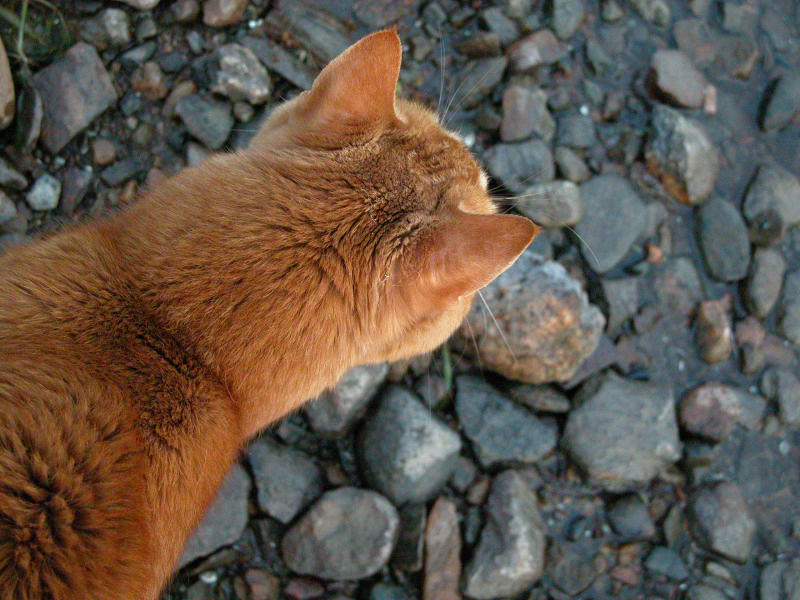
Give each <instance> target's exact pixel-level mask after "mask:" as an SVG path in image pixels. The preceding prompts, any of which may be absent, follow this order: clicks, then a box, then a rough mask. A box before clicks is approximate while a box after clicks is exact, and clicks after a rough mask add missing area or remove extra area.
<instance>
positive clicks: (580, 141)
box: [556, 113, 597, 150]
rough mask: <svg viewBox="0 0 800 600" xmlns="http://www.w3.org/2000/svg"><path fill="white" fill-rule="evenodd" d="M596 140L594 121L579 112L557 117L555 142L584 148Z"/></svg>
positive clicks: (573, 147) (574, 147) (580, 148)
mask: <svg viewBox="0 0 800 600" xmlns="http://www.w3.org/2000/svg"><path fill="white" fill-rule="evenodd" d="M596 141H597V133H596V132H595V128H594V121H592V119H591V117H588V116H586V115H582V114H580V113H571V114H565V115H562V116H561V117H559V119H558V135H557V137H556V143H557V144H558V145H559V146H566V147H567V148H572V149H574V150H585V149H586V148H590V147H591V146H593V145H594V143H595V142H596Z"/></svg>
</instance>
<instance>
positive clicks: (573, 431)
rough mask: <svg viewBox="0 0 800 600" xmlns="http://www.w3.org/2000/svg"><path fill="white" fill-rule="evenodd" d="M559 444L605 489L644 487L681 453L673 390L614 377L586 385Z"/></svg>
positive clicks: (599, 379) (607, 376) (604, 377)
mask: <svg viewBox="0 0 800 600" xmlns="http://www.w3.org/2000/svg"><path fill="white" fill-rule="evenodd" d="M564 443H565V445H566V447H567V449H568V450H569V452H570V454H571V455H572V456H573V458H574V459H575V461H576V462H577V463H578V464H579V465H580V466H581V467H582V468H583V469H584V470H585V471H586V473H587V475H588V476H589V477H590V478H591V479H592V480H594V481H596V482H597V483H599V484H600V485H602V486H603V487H605V488H606V489H609V490H612V491H620V490H624V489H627V488H629V487H631V486H637V485H642V484H645V483H647V482H648V481H650V480H651V479H652V478H653V477H655V476H656V475H658V474H659V473H660V472H661V471H662V470H663V469H664V468H666V467H667V466H669V465H670V464H672V463H674V462H675V461H677V460H678V459H679V458H680V455H681V452H680V442H679V441H678V425H677V423H676V421H675V407H674V398H673V395H672V390H671V389H670V388H669V387H666V386H663V385H660V384H657V383H645V382H641V381H631V380H627V379H622V378H621V377H618V376H617V375H614V374H608V375H603V376H601V377H599V378H598V379H596V380H593V381H590V382H589V383H587V384H586V385H585V386H584V388H583V389H582V390H581V391H580V392H579V406H578V408H576V409H573V410H572V412H571V413H570V414H569V418H568V419H567V426H566V430H565V432H564Z"/></svg>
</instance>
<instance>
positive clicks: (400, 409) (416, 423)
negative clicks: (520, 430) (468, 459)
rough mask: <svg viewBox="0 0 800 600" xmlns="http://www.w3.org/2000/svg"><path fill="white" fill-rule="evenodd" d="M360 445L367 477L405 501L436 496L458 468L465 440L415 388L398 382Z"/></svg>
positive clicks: (371, 419)
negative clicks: (428, 405)
mask: <svg viewBox="0 0 800 600" xmlns="http://www.w3.org/2000/svg"><path fill="white" fill-rule="evenodd" d="M358 448H359V455H360V458H361V463H362V465H363V472H364V477H365V478H366V479H367V481H369V482H370V484H371V485H372V486H374V487H375V488H376V489H378V490H380V491H381V492H382V493H384V494H386V495H387V496H388V497H389V498H390V499H391V500H392V501H393V502H394V503H395V504H397V505H400V504H404V503H406V502H424V501H426V500H429V499H431V498H433V497H434V496H435V495H436V493H437V492H438V491H439V490H440V489H441V488H442V486H443V485H444V484H445V483H447V480H448V479H449V478H450V475H451V474H452V473H453V469H454V468H455V461H456V457H457V456H458V453H459V451H460V450H461V440H460V438H459V436H458V434H457V433H455V432H454V431H453V430H452V429H450V428H449V427H448V426H447V425H445V424H444V423H442V422H441V421H440V420H439V419H437V418H436V417H434V416H432V415H431V412H430V411H429V410H428V409H427V408H426V407H425V406H423V405H422V403H421V402H420V401H419V400H418V399H417V398H416V397H415V396H414V395H413V394H412V393H411V392H409V391H407V390H405V389H404V388H401V387H392V388H390V389H389V390H387V392H386V393H385V394H384V396H383V398H382V399H381V401H380V402H379V404H378V406H377V408H376V410H375V412H374V413H373V414H372V415H371V416H370V417H369V418H368V419H367V420H366V421H365V422H364V425H363V427H362V429H361V433H360V440H359V445H358Z"/></svg>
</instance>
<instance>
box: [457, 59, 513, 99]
mask: <svg viewBox="0 0 800 600" xmlns="http://www.w3.org/2000/svg"><path fill="white" fill-rule="evenodd" d="M507 64H508V58H506V57H505V56H494V57H490V58H482V59H479V60H474V61H471V62H470V63H469V65H468V66H467V68H466V69H464V72H463V73H462V75H461V78H460V79H459V83H458V87H457V88H456V92H454V94H453V97H452V99H451V101H450V102H449V103H448V104H450V107H451V108H452V107H463V108H470V107H472V106H475V105H476V104H480V102H481V100H483V99H484V98H485V97H486V96H487V95H488V94H489V93H490V92H491V91H492V90H493V89H494V87H495V86H496V85H497V84H498V83H500V80H501V79H502V78H503V73H504V72H505V70H506V65H507ZM452 109H453V110H455V108H452Z"/></svg>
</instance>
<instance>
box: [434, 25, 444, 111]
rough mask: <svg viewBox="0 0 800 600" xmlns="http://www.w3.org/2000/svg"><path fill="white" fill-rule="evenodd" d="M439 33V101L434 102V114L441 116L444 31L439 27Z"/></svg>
mask: <svg viewBox="0 0 800 600" xmlns="http://www.w3.org/2000/svg"><path fill="white" fill-rule="evenodd" d="M439 35H440V36H441V43H440V47H441V58H440V61H439V70H440V71H441V82H440V83H439V102H438V103H437V104H436V114H437V115H439V117H440V118H441V112H442V100H443V98H444V31H443V30H442V29H441V28H439Z"/></svg>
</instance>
